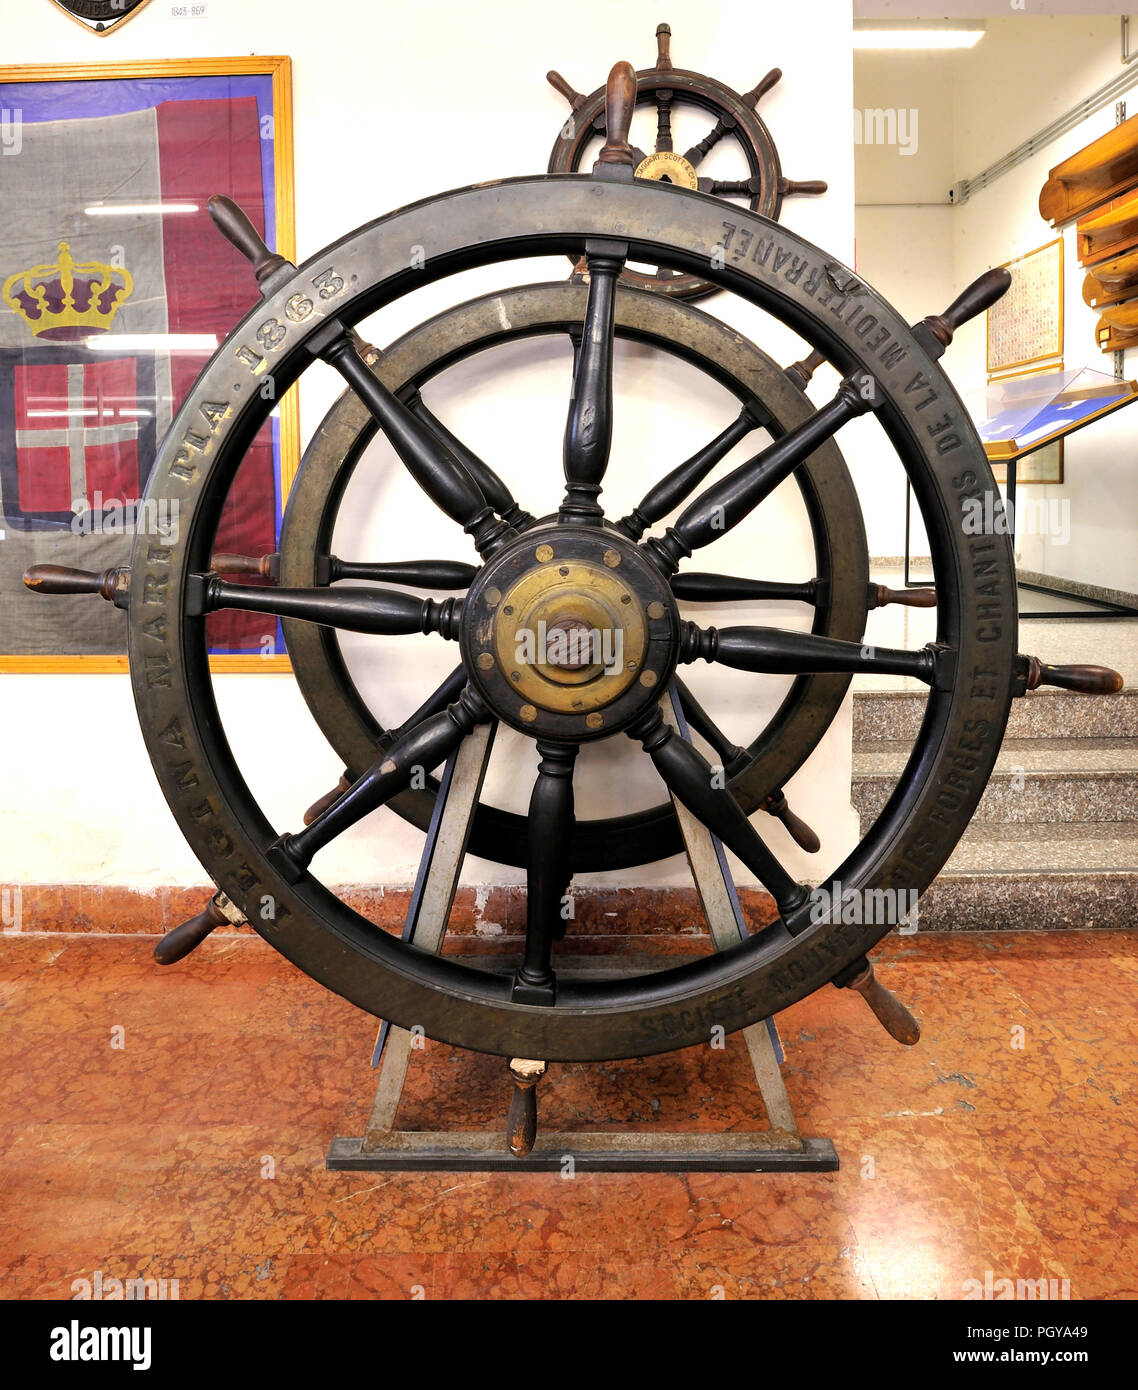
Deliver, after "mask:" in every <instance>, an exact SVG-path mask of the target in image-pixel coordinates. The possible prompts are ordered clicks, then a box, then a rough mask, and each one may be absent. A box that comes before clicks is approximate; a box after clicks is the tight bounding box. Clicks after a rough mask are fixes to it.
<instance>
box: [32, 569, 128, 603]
mask: <svg viewBox="0 0 1138 1390" xmlns="http://www.w3.org/2000/svg"><path fill="white" fill-rule="evenodd" d="M118 573H119V572H118V570H117V569H110V570H102V571H101V572H100V573H98V574H96V573H95V571H94V570H75V569H69V568H68V567H67V566H66V565H32V567H31V568H30V569H27V570H25V571H24V583H25V584H26V585H27V587H28V588H29V589H31V591H32V592H33V593H35V594H101V595H102V597H103V598H105V599H113V598H114V596H115V589H116V587H117V584H118Z"/></svg>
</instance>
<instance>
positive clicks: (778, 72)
mask: <svg viewBox="0 0 1138 1390" xmlns="http://www.w3.org/2000/svg"><path fill="white" fill-rule="evenodd" d="M781 80H782V69H781V68H771V70H770V72H768V73H767V75H766V76H765V77H760V78H759V80H758V81H757V82H756V83H755V85H754V86H753V87H752V88H751V90H750V91H749V92H744V93H743V100H744V101H745V102H749V103H750V104H751V105H752V106H758V104H759V102H760V101H762V99H763V97H765V96H766V94H767V93H768V92H769V91H770V89H771V88H772V87H773V86H774V85H775V84H776V83H777V82H781Z"/></svg>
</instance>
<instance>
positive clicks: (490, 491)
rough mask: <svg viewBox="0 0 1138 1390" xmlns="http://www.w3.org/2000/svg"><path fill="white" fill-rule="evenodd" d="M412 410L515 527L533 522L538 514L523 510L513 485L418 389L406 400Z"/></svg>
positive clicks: (503, 516) (502, 516) (521, 527)
mask: <svg viewBox="0 0 1138 1390" xmlns="http://www.w3.org/2000/svg"><path fill="white" fill-rule="evenodd" d="M407 404H408V406H409V407H410V409H411V410H412V412H413V413H414V414H415V415H416V416H418V418H419V419H420V420H422V422H423V424H425V425H426V426H427V428H428V429H429V430H430V431H431V433H432V434H433V435H434V436H435V437H436V438H437V439H439V440H441V441H442V443H443V445H444V446H445V447H446V448H447V449H449V450H450V452H451V453H452V454H453V455H454V457H455V458H456V459H457V460H458V461H459V463H461V464H462V466H463V467H464V468H465V469H466V471H467V472H468V473H469V474H470V476H471V477H472V478H473V479H474V481H475V482H476V483H477V484H478V486H479V487H480V488H481V489H482V495H483V497H485V498H486V500H487V502H489V504H490V505H491V506H492V507H493V508H494V510H495V511H496V512H497V513H498V515H499V516H500V517H501V518H502V520H503V521H508V522H509V523H510V525H511V526H513V527H514V528H515V529H516V530H518V531H521V530H524V528H525V527H527V526H532V524H533V522H534V520H535V518H534V517H533V516H532V514H531V513H529V512H527V511H523V510H522V508H521V507H519V506H518V504H517V502H515V501H514V497H513V494H512V493H511V492H510V489H509V488H508V487H507V486H506V484H505V483H504V482H503V481H502V479H501V478H499V476H498V475H497V473H495V472H494V470H493V469H492V468H491V467H490V465H489V464H488V463H484V462H483V461H482V459H480V458H479V457H478V455H477V454H476V453H475V452H474V451H473V449H470V448H469V447H468V446H467V445H466V444H464V443H463V442H462V440H461V439H459V438H458V437H457V436H456V435H453V434H452V433H451V432H450V430H448V429H447V427H446V425H444V424H443V422H442V421H441V420H440V419H439V418H438V416H437V415H435V414H434V413H433V412H432V411H431V410H429V409H428V407H427V403H426V402H425V401H424V400H423V398H422V396H421V395H419V393H418V392H416V393H415V394H414V396H412V397H411V399H410V400H409V401H408V402H407Z"/></svg>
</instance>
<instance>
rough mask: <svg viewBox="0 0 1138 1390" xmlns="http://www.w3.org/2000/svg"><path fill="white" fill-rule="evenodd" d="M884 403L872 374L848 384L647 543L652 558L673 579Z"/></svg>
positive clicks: (732, 473) (716, 485) (709, 489)
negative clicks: (701, 550)
mask: <svg viewBox="0 0 1138 1390" xmlns="http://www.w3.org/2000/svg"><path fill="white" fill-rule="evenodd" d="M879 398H880V393H879V392H878V391H877V390H876V383H875V382H874V381H873V379H872V377H870V376H868V374H866V375H865V376H864V378H863V379H862V381H861V382H860V383H859V384H856V385H855V383H854V381H853V380H852V379H850V380H846V381H843V382H842V384H841V386H840V387H839V388H838V391H837V394H836V395H835V396H834V398H833V400H832V401H830V402H829V403H828V404H827V405H824V406H823V407H822V408H821V409H820V410H818V411H816V412H815V413H814V414H813V415H811V416H810V418H809V419H808V420H806V421H804V422H803V423H802V424H801V425H799V426H798V427H797V428H796V429H793V430H791V431H790V433H789V434H785V435H783V437H782V438H781V439H776V440H775V441H774V443H773V444H771V445H769V446H768V447H767V448H766V449H764V450H762V452H761V453H758V454H756V455H755V457H754V458H752V459H749V460H748V461H747V462H746V463H744V464H741V465H740V466H739V467H738V468H736V469H735V470H734V471H733V472H731V473H728V475H727V477H726V478H724V479H722V480H721V481H720V482H718V483H716V484H714V485H713V486H712V487H710V488H708V489H707V491H706V492H703V493H701V494H700V495H699V496H698V497H697V498H696V499H695V501H694V502H693V503H692V504H691V505H690V506H689V507H688V508H687V509H686V510H685V511H684V512H682V513H681V515H680V517H679V520H678V521H677V522H676V524H675V526H670V527H669V528H668V530H667V531H666V533H665V534H664V536H663V537H661V538H659V539H657V538H655V537H653V538H652V539H650V540H648V541H647V542H646V543H645V544H646V548H647V551H648V553H649V554H650V555H651V556H653V558H654V559H655V560H656V562H657V564H658V565H659V566H660V568H661V570H662V571H663V572H664V573H665V574H667V575H669V576H670V575H673V574H674V573H675V572H676V570H677V569H678V568H679V563H680V561H681V560H682V559H685V558H686V557H687V556H689V555H690V554H691V553H692V552H693V551H694V550H697V549H699V547H700V546H704V545H710V544H711V542H712V541H714V540H717V539H718V538H719V537H720V536H722V535H723V534H724V533H725V532H727V531H730V530H731V529H732V528H733V527H735V526H737V525H738V524H739V522H740V521H742V520H743V519H744V518H745V517H747V516H749V515H750V514H751V512H752V511H753V510H754V509H755V508H756V507H757V506H758V505H759V503H760V502H761V501H762V500H763V499H764V498H765V497H768V496H769V495H770V494H771V493H772V492H773V491H774V489H775V488H776V487H777V486H778V485H779V483H781V482H782V481H783V479H784V478H788V477H790V475H791V474H792V473H793V472H794V470H795V469H796V468H797V467H798V465H799V464H800V463H802V462H803V461H804V460H805V459H808V458H809V457H810V455H811V454H812V453H813V452H814V450H815V449H817V448H818V446H819V445H820V444H824V443H825V442H826V440H827V439H830V438H831V437H832V436H833V435H835V434H836V433H837V432H838V430H839V429H841V427H842V426H843V425H844V424H845V423H846V422H847V421H848V420H852V419H854V418H855V417H856V416H858V415H862V414H864V413H865V412H866V411H867V410H871V409H873V408H874V407H875V406H876V405H877V404H878V403H879Z"/></svg>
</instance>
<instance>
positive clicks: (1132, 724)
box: [853, 686, 1138, 746]
mask: <svg viewBox="0 0 1138 1390" xmlns="http://www.w3.org/2000/svg"><path fill="white" fill-rule="evenodd" d="M927 698H928V692H927V691H926V690H916V689H915V690H859V689H858V688H857V687H856V686H855V688H854V700H853V736H854V744H855V746H856V745H857V744H859V743H871V742H872V743H881V742H890V741H894V740H901V739H909V740H912V739H914V738H916V736H917V731H918V729H919V728H920V724H921V720H922V718H923V717H924V712H925V702H926V700H927ZM1007 737H1008V738H1023V739H1051V738H1055V737H1060V738H1077V739H1083V738H1138V689H1127V690H1121V691H1119V693H1118V694H1117V695H1073V694H1071V693H1070V692H1069V691H1066V690H1055V689H1052V688H1045V689H1043V690H1033V691H1032V692H1031V694H1030V695H1027V696H1026V697H1025V698H1024V699H1022V700H1014V701H1013V702H1012V709H1011V715H1010V717H1009V719H1008V732H1007Z"/></svg>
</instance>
